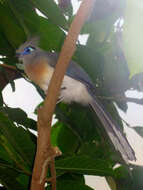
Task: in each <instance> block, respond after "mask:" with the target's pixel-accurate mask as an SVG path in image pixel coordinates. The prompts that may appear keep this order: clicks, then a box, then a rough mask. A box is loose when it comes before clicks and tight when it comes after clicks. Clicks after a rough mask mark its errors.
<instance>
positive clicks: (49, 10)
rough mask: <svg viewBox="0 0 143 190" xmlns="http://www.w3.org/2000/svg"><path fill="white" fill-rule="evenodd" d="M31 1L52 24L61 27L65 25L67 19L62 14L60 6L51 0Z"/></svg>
mask: <svg viewBox="0 0 143 190" xmlns="http://www.w3.org/2000/svg"><path fill="white" fill-rule="evenodd" d="M31 1H32V3H33V4H34V5H35V7H36V8H38V9H39V10H40V11H41V12H42V13H43V14H44V15H46V16H47V17H48V19H49V20H50V21H52V22H53V23H54V24H56V25H58V26H61V27H63V28H66V27H67V21H66V19H65V17H64V16H63V14H62V12H61V10H60V8H59V7H58V6H57V4H56V3H55V1H53V0H46V1H45V0H40V1H39V0H31Z"/></svg>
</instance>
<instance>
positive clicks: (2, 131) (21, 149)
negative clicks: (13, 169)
mask: <svg viewBox="0 0 143 190" xmlns="http://www.w3.org/2000/svg"><path fill="white" fill-rule="evenodd" d="M0 139H1V140H0V144H1V145H2V146H3V147H4V149H5V150H6V152H7V153H8V154H9V156H10V158H11V159H12V160H13V161H14V162H15V163H16V164H17V166H18V167H20V168H21V167H22V169H23V170H27V171H28V170H30V169H31V167H32V164H33V159H34V155H35V148H36V147H35V144H34V143H33V141H32V139H31V137H30V133H29V131H27V130H25V129H23V128H22V127H16V126H15V125H14V124H13V123H12V122H11V121H10V120H9V119H8V118H7V117H6V116H4V115H3V114H2V113H0Z"/></svg>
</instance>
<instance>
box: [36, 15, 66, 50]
mask: <svg viewBox="0 0 143 190" xmlns="http://www.w3.org/2000/svg"><path fill="white" fill-rule="evenodd" d="M38 20H39V26H38V29H37V34H39V35H40V36H41V38H40V46H41V47H42V48H43V49H45V50H56V51H60V49H61V46H62V44H63V41H64V38H65V34H64V32H63V31H62V30H61V29H60V27H58V26H56V25H54V24H53V23H51V22H50V21H49V19H46V18H43V17H40V16H39V18H38ZM49 36H50V38H49ZM45 42H46V43H45Z"/></svg>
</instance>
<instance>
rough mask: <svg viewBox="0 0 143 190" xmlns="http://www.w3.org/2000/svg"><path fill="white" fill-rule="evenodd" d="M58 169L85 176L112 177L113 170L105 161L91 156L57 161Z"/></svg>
mask: <svg viewBox="0 0 143 190" xmlns="http://www.w3.org/2000/svg"><path fill="white" fill-rule="evenodd" d="M56 169H57V170H63V171H66V172H74V173H79V174H84V175H99V176H112V175H113V170H112V167H111V165H110V164H108V163H107V161H105V160H101V159H93V158H91V157H89V156H72V157H69V158H68V157H67V158H65V159H60V160H57V161H56Z"/></svg>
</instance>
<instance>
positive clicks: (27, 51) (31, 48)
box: [24, 46, 35, 54]
mask: <svg viewBox="0 0 143 190" xmlns="http://www.w3.org/2000/svg"><path fill="white" fill-rule="evenodd" d="M34 50H35V48H34V47H32V46H29V47H26V48H25V49H24V52H25V53H27V54H29V53H31V52H32V51H34Z"/></svg>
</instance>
